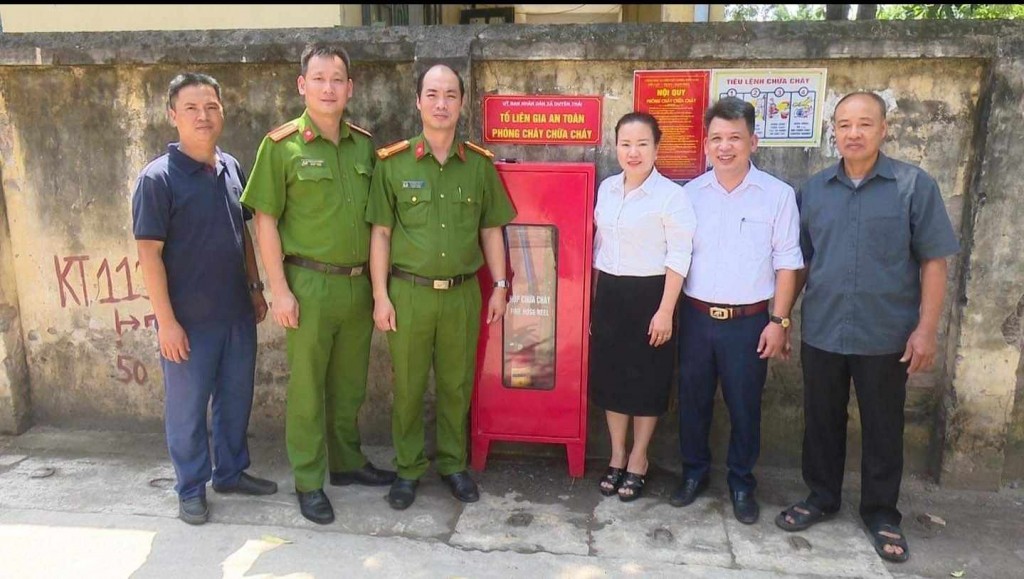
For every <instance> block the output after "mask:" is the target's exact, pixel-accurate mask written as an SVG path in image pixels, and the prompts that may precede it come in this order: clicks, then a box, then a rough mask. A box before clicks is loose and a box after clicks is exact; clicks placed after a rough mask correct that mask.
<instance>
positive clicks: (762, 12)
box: [725, 4, 825, 22]
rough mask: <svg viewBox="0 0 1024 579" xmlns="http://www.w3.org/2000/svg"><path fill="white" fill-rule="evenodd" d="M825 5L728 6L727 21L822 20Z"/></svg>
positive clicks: (726, 11)
mask: <svg viewBox="0 0 1024 579" xmlns="http://www.w3.org/2000/svg"><path fill="white" fill-rule="evenodd" d="M824 17H825V5H824V4H726V5H725V19H726V20H756V21H759V22H766V21H781V20H822V19H823V18H824Z"/></svg>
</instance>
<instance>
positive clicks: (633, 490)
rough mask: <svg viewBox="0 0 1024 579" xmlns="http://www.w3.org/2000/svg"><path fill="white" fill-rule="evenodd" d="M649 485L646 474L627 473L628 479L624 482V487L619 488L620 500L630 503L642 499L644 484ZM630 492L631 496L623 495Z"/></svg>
mask: <svg viewBox="0 0 1024 579" xmlns="http://www.w3.org/2000/svg"><path fill="white" fill-rule="evenodd" d="M646 483H647V475H646V474H636V473H635V472H627V473H626V478H625V480H624V481H623V482H622V486H620V487H619V500H620V501H622V502H624V503H628V502H629V501H635V500H637V499H638V498H640V495H642V494H643V492H644V484H646ZM625 490H628V491H630V493H629V494H622V491H625Z"/></svg>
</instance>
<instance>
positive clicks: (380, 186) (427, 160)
mask: <svg viewBox="0 0 1024 579" xmlns="http://www.w3.org/2000/svg"><path fill="white" fill-rule="evenodd" d="M515 216H516V212H515V209H514V208H513V207H512V202H511V201H510V200H509V198H508V192H507V191H506V190H505V185H504V184H503V183H502V182H501V178H500V177H499V176H498V171H497V169H495V168H494V163H493V162H492V161H491V159H490V158H489V157H487V156H486V155H483V154H481V153H479V152H477V151H474V150H473V149H472V148H471V147H469V146H466V145H464V144H462V143H453V144H452V150H451V153H450V154H449V155H448V158H447V159H446V160H445V162H444V163H443V164H442V163H440V162H439V161H438V160H437V159H436V158H435V157H434V155H433V154H432V153H431V152H430V147H429V146H428V145H427V143H426V141H425V140H424V138H423V135H419V136H417V137H413V138H412V139H409V146H408V147H407V148H405V149H404V150H402V151H399V152H397V153H394V154H392V155H391V156H389V157H387V158H385V159H383V160H381V161H379V162H378V163H377V168H376V170H375V171H374V174H373V184H372V185H371V187H370V202H369V204H368V205H367V207H366V220H367V222H369V223H372V224H374V225H382V226H384V227H390V228H391V229H392V233H391V263H392V265H394V266H395V267H397V268H398V269H401V270H403V271H406V272H408V273H412V274H415V275H419V276H423V277H430V278H435V279H438V278H447V277H453V276H456V275H461V274H472V273H475V272H476V271H477V270H478V269H480V266H482V265H483V263H484V256H483V251H482V250H481V248H480V237H479V236H480V229H485V228H491V227H500V226H502V225H505V224H506V223H508V222H510V221H512V219H513V218H515Z"/></svg>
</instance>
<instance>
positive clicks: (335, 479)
mask: <svg viewBox="0 0 1024 579" xmlns="http://www.w3.org/2000/svg"><path fill="white" fill-rule="evenodd" d="M397 477H398V475H397V474H396V473H395V471H393V470H381V469H379V468H377V467H375V466H373V464H372V463H369V462H367V463H366V464H365V465H363V468H360V469H356V470H348V471H345V472H332V473H331V484H332V485H334V486H336V487H341V486H345V485H350V484H352V483H356V484H361V485H366V486H371V487H382V486H384V485H389V484H391V483H393V482H395V478H397Z"/></svg>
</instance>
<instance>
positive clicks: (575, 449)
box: [565, 443, 587, 478]
mask: <svg viewBox="0 0 1024 579" xmlns="http://www.w3.org/2000/svg"><path fill="white" fill-rule="evenodd" d="M586 452H587V447H586V445H585V444H583V443H569V444H566V445H565V454H566V456H567V457H568V459H569V476H571V477H573V478H582V477H583V462H584V459H585V458H586Z"/></svg>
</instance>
